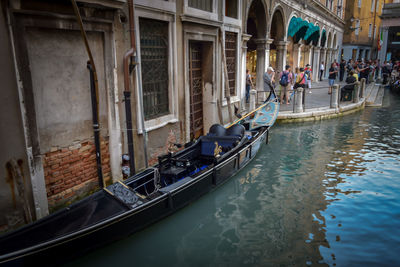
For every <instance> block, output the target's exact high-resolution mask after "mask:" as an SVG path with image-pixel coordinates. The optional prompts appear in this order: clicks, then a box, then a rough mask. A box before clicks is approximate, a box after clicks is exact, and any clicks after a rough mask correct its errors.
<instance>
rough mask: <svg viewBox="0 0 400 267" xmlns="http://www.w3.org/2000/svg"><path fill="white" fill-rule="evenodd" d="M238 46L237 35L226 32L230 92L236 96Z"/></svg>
mask: <svg viewBox="0 0 400 267" xmlns="http://www.w3.org/2000/svg"><path fill="white" fill-rule="evenodd" d="M236 44H237V33H235V32H225V55H226V66H227V69H228V80H229V92H230V94H231V96H235V95H236Z"/></svg>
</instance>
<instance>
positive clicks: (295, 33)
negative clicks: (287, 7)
mask: <svg viewBox="0 0 400 267" xmlns="http://www.w3.org/2000/svg"><path fill="white" fill-rule="evenodd" d="M288 36H290V37H293V39H294V41H295V42H298V41H300V40H301V39H303V40H305V41H306V42H307V43H311V42H312V43H313V44H314V45H315V44H317V43H318V40H319V37H320V28H319V26H315V25H314V24H312V23H311V22H307V21H305V20H303V19H302V18H298V17H293V18H292V19H291V20H290V23H289V29H288Z"/></svg>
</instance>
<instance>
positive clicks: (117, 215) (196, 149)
mask: <svg viewBox="0 0 400 267" xmlns="http://www.w3.org/2000/svg"><path fill="white" fill-rule="evenodd" d="M278 110H279V103H278V102H277V100H276V98H274V99H273V100H270V101H268V102H266V103H264V104H263V105H261V106H260V107H259V108H258V109H256V110H254V111H253V112H251V113H249V114H247V115H246V116H244V117H242V118H241V119H239V120H238V121H236V122H235V123H233V124H232V125H230V126H229V127H227V128H224V127H223V126H221V125H213V126H212V127H211V128H210V132H209V133H208V134H207V135H206V136H202V137H200V138H199V139H198V140H197V141H196V142H194V143H193V144H192V145H190V146H189V147H187V148H185V149H183V150H181V151H179V152H177V153H174V154H168V155H165V156H162V157H159V163H158V165H156V166H155V167H151V168H148V169H146V170H145V171H143V172H141V173H139V174H137V175H135V176H133V177H130V178H129V179H127V180H125V181H124V182H117V183H114V184H112V185H110V186H108V187H106V188H104V189H102V190H101V191H98V192H96V193H94V194H93V195H91V196H89V197H87V198H85V199H83V200H81V201H79V202H77V203H75V204H72V205H70V206H69V207H66V208H64V209H62V210H60V211H58V212H55V213H53V214H51V215H49V216H47V217H45V218H42V219H40V220H38V221H36V222H34V223H31V224H29V225H26V226H24V227H22V228H21V229H18V230H16V231H14V232H10V233H8V234H5V235H3V236H1V237H0V264H5V265H10V266H51V265H57V264H60V263H62V262H65V261H67V260H69V259H71V258H73V257H76V256H79V255H82V254H84V253H86V252H88V251H89V250H93V249H94V248H96V247H99V246H101V245H104V244H106V243H110V242H112V241H115V240H117V239H121V238H123V237H126V236H128V235H129V234H132V233H134V232H136V231H138V230H140V229H143V228H145V227H146V226H148V225H150V224H152V223H154V222H156V221H158V220H160V219H161V218H163V217H165V216H167V215H170V214H172V213H173V212H175V211H176V210H178V209H180V208H182V207H184V206H185V205H187V204H189V203H191V202H192V201H194V200H195V199H196V198H198V197H200V196H201V195H203V194H205V193H207V192H208V191H210V190H212V189H213V188H215V187H217V186H218V185H221V184H222V183H224V182H225V181H226V180H227V179H228V178H230V177H232V176H233V175H234V174H235V173H237V172H238V171H239V170H240V169H242V168H243V167H244V166H246V165H247V164H248V163H249V162H250V160H251V159H253V158H254V156H255V155H256V153H257V151H258V150H259V149H260V147H261V145H262V144H263V143H264V142H266V141H268V132H269V128H270V127H271V126H272V125H273V123H274V122H275V119H276V117H277V114H278Z"/></svg>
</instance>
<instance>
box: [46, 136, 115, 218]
mask: <svg viewBox="0 0 400 267" xmlns="http://www.w3.org/2000/svg"><path fill="white" fill-rule="evenodd" d="M101 159H102V169H103V177H104V180H105V181H107V180H109V179H110V177H111V171H110V153H109V149H108V140H102V141H101ZM43 167H44V176H45V181H46V190H47V198H48V201H49V208H50V210H52V209H54V208H56V207H58V206H61V205H65V204H68V203H70V202H72V201H73V200H75V199H77V198H79V197H82V196H84V195H86V194H87V193H89V192H90V191H92V190H94V189H96V188H97V187H98V177H97V164H96V155H95V146H94V141H85V142H77V143H75V144H74V145H72V146H69V147H66V148H52V149H51V151H50V152H48V153H46V154H45V155H44V159H43Z"/></svg>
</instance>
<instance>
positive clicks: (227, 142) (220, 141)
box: [201, 136, 240, 156]
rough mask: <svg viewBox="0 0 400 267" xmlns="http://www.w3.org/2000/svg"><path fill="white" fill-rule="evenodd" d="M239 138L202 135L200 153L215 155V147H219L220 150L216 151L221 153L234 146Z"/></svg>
mask: <svg viewBox="0 0 400 267" xmlns="http://www.w3.org/2000/svg"><path fill="white" fill-rule="evenodd" d="M239 140H240V137H238V136H212V137H211V136H203V137H202V139H201V155H202V156H215V152H216V148H218V147H221V149H222V151H221V152H220V153H217V154H219V155H222V154H224V153H226V152H227V151H229V150H231V149H232V148H234V147H235V146H236V144H237V142H238V141H239Z"/></svg>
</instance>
